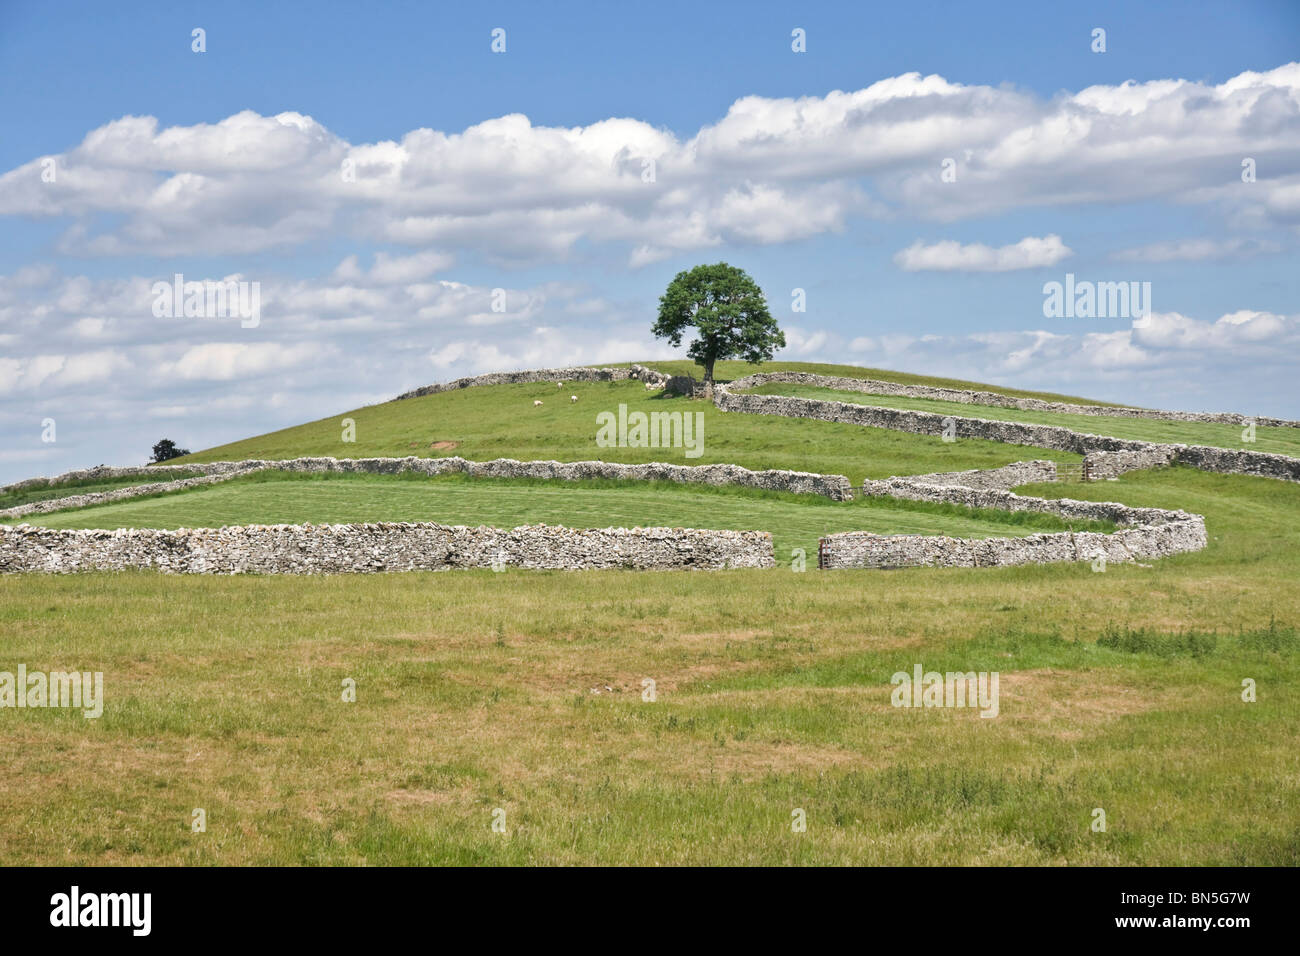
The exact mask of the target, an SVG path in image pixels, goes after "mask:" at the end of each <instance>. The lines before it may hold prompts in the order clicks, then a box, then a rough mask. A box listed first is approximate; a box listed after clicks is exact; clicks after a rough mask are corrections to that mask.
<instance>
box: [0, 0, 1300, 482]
mask: <svg viewBox="0 0 1300 956" xmlns="http://www.w3.org/2000/svg"><path fill="white" fill-rule="evenodd" d="M268 8H269V9H268ZM196 27H201V28H203V29H204V30H205V31H206V47H207V48H206V51H205V52H202V53H195V52H193V51H192V50H191V31H192V30H193V29H194V28H196ZM497 27H500V28H503V29H504V30H505V31H506V51H505V52H504V53H493V52H492V51H491V49H490V42H491V36H490V32H491V31H492V30H493V29H494V28H497ZM1098 27H1100V28H1102V29H1104V30H1105V31H1106V51H1105V52H1104V53H1098V52H1094V51H1093V50H1092V49H1091V46H1092V44H1093V40H1092V31H1093V30H1094V29H1095V28H1098ZM795 28H801V29H803V30H804V31H806V38H807V39H806V52H803V53H796V52H794V51H792V49H791V31H792V30H793V29H795ZM1298 47H1300V4H1295V3H1289V2H1245V3H1234V4H1226V3H1222V4H1217V3H1216V4H1211V3H1147V4H1141V5H1136V4H1125V3H1115V4H1106V3H1100V4H1098V3H1093V4H1078V5H1075V4H1043V3H1023V4H1022V3H1010V4H1002V5H999V6H998V8H997V9H996V10H995V11H990V9H988V8H987V7H986V6H985V5H977V4H967V3H920V2H917V3H908V4H874V3H873V4H865V3H864V4H848V3H845V4H774V3H768V4H753V3H746V4H722V3H719V4H701V3H690V4H687V3H658V4H654V5H652V6H631V5H624V4H618V5H595V4H592V5H578V4H560V3H555V4H549V3H548V4H542V3H536V2H534V3H526V4H487V5H481V6H480V5H475V6H474V7H473V8H472V9H470V10H468V11H466V10H463V9H458V7H457V6H453V5H446V4H428V3H400V4H399V3H391V4H384V3H372V4H353V3H339V4H328V3H313V4H307V3H301V4H295V3H281V4H256V3H238V2H234V3H222V4H214V5H211V6H209V5H205V4H187V3H167V4H163V3H159V4H138V5H131V4H122V5H104V4H60V3H39V4H38V3H23V2H6V3H3V4H0V89H4V90H5V91H6V93H5V96H4V98H3V100H2V101H0V222H3V228H2V229H0V435H2V436H3V439H4V445H3V447H2V448H0V480H12V479H15V478H20V477H25V476H27V475H29V474H37V473H53V472H54V471H59V470H63V469H65V468H69V467H78V466H84V465H88V464H94V463H97V462H101V461H103V462H111V463H132V462H136V461H139V460H141V458H142V457H143V456H144V455H146V454H147V450H148V447H149V445H151V444H152V443H153V441H155V440H157V438H159V437H162V436H163V435H167V436H168V437H171V438H173V439H175V440H177V441H178V442H179V443H181V444H183V445H187V446H189V447H193V448H199V447H204V446H209V445H212V444H216V443H219V442H222V441H226V440H230V439H234V438H238V437H243V436H245V435H248V434H253V433H257V432H260V431H265V430H268V429H272V428H277V427H283V426H285V425H290V424H295V423H297V422H300V421H303V420H307V419H311V418H315V417H319V416H320V415H323V414H328V413H331V412H334V411H342V410H345V409H347V408H349V407H354V406H355V405H358V404H361V403H364V402H372V401H379V400H383V399H385V398H388V397H391V396H392V395H393V394H396V393H397V392H398V391H401V390H402V389H404V388H407V387H411V386H415V385H419V384H425V383H427V382H430V381H437V380H442V379H446V378H451V377H456V376H458V375H463V374H472V373H476V372H480V371H490V370H494V369H496V368H498V367H511V368H517V367H533V366H537V365H542V364H576V363H584V364H585V363H600V362H609V361H619V360H634V359H643V358H647V357H656V356H665V355H668V354H671V353H670V352H669V351H668V350H667V349H665V348H664V347H663V345H662V344H660V343H656V342H654V341H653V340H652V339H651V338H650V336H649V335H648V327H649V325H650V322H651V320H652V318H653V313H654V307H655V301H656V299H657V297H658V295H659V293H660V292H661V291H662V290H663V287H664V285H665V284H666V283H667V281H668V280H669V279H670V278H671V277H672V275H673V274H674V273H675V272H676V271H678V270H680V269H683V268H689V267H690V266H691V265H694V264H696V263H698V262H706V261H717V260H720V259H725V260H727V261H730V262H732V263H733V264H737V265H741V266H743V267H745V268H746V269H747V270H749V271H750V272H751V274H753V275H754V276H755V278H756V279H757V280H758V281H759V283H760V284H761V285H762V286H763V288H764V289H765V291H766V292H767V294H768V296H769V299H770V301H771V303H772V310H773V314H774V315H776V317H777V318H778V320H779V321H781V322H782V324H783V325H784V326H786V327H787V329H788V331H789V332H790V333H791V334H790V336H789V337H790V340H791V347H790V349H789V350H788V351H787V353H786V354H785V355H783V356H781V357H783V358H794V359H807V360H828V361H851V362H854V363H857V364H862V365H868V366H877V367H889V368H898V369H901V370H906V371H930V372H936V373H944V374H951V375H959V376H962V377H968V378H974V379H979V380H984V381H993V382H999V383H1003V384H1008V385H1017V386H1023V387H1037V388H1050V389H1055V390H1060V391H1067V392H1072V393H1075V394H1085V395H1090V396H1093V397H1097V398H1104V399H1109V400H1118V401H1131V402H1134V403H1140V404H1146V405H1156V406H1165V407H1187V408H1195V409H1208V410H1239V411H1244V412H1258V413H1265V414H1283V415H1290V416H1294V417H1300V389H1297V387H1296V385H1295V384H1294V374H1293V372H1294V366H1295V351H1294V348H1295V345H1296V344H1297V341H1298V340H1300V333H1298V332H1297V313H1300V307H1298V306H1297V301H1300V270H1297V269H1296V268H1295V262H1296V257H1295V250H1296V240H1297V229H1298V228H1300V70H1298V69H1297V68H1295V67H1294V66H1292V67H1291V68H1290V69H1288V65H1293V64H1294V63H1295V61H1297V60H1300V52H1297V50H1298ZM1130 81H1132V82H1130ZM1164 81H1181V82H1176V83H1165V82H1164ZM1125 84H1128V85H1125ZM833 91H842V93H840V94H838V95H836V94H834V93H833ZM130 117H135V118H137V119H135V120H131V119H128V118H130ZM505 117H510V119H508V120H503V119H502V118H505ZM523 117H526V120H525V119H523ZM145 118H152V119H145ZM611 121H616V122H611ZM617 121H622V122H617ZM421 130H424V131H427V132H425V133H420V132H418V131H421ZM1244 157H1251V158H1253V159H1254V160H1255V162H1256V163H1257V177H1258V178H1257V180H1256V181H1255V182H1253V183H1243V182H1242V181H1241V168H1240V163H1241V161H1242V159H1243V158H1244ZM647 158H649V159H652V160H653V161H654V162H655V163H656V167H655V172H656V175H655V178H654V181H653V182H651V183H643V182H642V181H641V179H640V177H639V176H638V172H639V171H640V170H642V169H643V168H644V166H643V163H644V161H645V160H646V159H647ZM44 159H50V160H52V162H53V164H54V169H55V170H56V179H55V181H54V182H45V181H43V180H42V178H41V170H42V168H43V167H42V166H41V162H42V160H44ZM348 159H351V160H353V161H355V162H357V163H359V164H360V168H361V169H362V171H363V172H362V175H361V182H360V183H359V184H357V188H350V187H349V188H345V187H343V186H340V185H339V182H338V176H337V175H335V172H336V170H337V168H338V167H339V165H340V163H341V162H345V161H347V160H348ZM945 159H952V160H953V161H954V163H955V170H956V182H952V183H944V182H943V181H942V180H941V177H940V170H941V164H942V163H943V161H944V160H945ZM641 186H644V188H641ZM176 272H181V273H183V274H184V275H185V276H186V278H187V279H190V280H204V279H221V278H223V277H228V276H238V277H241V278H243V279H246V280H250V281H257V282H259V283H260V286H261V288H262V290H263V292H262V295H263V304H262V315H261V320H260V323H259V324H258V325H257V326H256V327H255V328H241V326H240V324H239V323H238V322H237V321H236V322H230V321H225V320H222V319H219V318H209V319H202V320H193V319H191V320H188V321H187V320H184V319H172V318H168V319H164V320H160V319H159V318H158V317H157V316H155V315H154V314H153V313H152V312H151V311H150V295H149V294H148V292H149V288H150V285H151V284H152V283H153V282H154V281H156V280H159V279H170V277H171V276H172V275H173V274H174V273H176ZM1067 272H1069V273H1073V274H1075V275H1076V276H1077V277H1078V278H1080V279H1088V280H1094V281H1099V282H1100V281H1139V282H1150V283H1151V288H1152V303H1153V306H1152V312H1153V314H1152V315H1151V316H1149V317H1146V318H1143V317H1137V318H1136V319H1134V318H1132V317H1129V316H1118V317H1117V316H1102V317H1097V318H1086V319H1061V318H1048V317H1045V316H1044V314H1043V311H1042V304H1043V299H1044V296H1043V286H1044V283H1046V282H1049V281H1059V280H1063V279H1064V277H1065V274H1066V273H1067ZM795 288H801V289H804V290H806V293H807V300H808V309H807V311H806V312H804V313H798V314H795V313H792V312H791V309H790V302H791V293H792V290H793V289H795ZM493 289H505V290H507V293H508V294H507V302H508V303H509V306H508V308H507V310H506V313H505V314H503V315H496V314H494V313H492V312H491V310H490V308H488V307H487V305H486V303H487V302H488V300H489V297H490V294H491V291H492V290H493ZM1225 317H1226V318H1225ZM47 418H52V419H54V420H55V421H56V422H57V440H56V441H54V442H49V441H42V440H41V439H42V434H43V428H42V425H41V422H42V421H44V420H45V419H47Z"/></svg>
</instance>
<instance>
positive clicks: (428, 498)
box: [27, 472, 1112, 561]
mask: <svg viewBox="0 0 1300 956" xmlns="http://www.w3.org/2000/svg"><path fill="white" fill-rule="evenodd" d="M27 520H28V521H29V522H30V523H31V524H40V525H45V526H47V527H52V528H178V527H188V528H195V527H199V528H202V527H211V528H219V527H222V526H224V525H233V524H300V523H302V522H308V521H310V522H313V523H317V524H320V523H332V524H340V523H346V522H361V521H437V522H440V523H442V524H466V525H479V524H483V525H488V526H492V527H498V528H511V527H515V526H518V525H523V524H538V523H542V524H562V525H567V526H568V527H571V528H593V527H595V528H604V527H625V528H632V527H649V526H667V527H690V528H732V529H736V530H742V531H743V530H755V531H771V532H772V535H773V544H774V546H775V549H776V553H777V557H778V560H782V561H788V560H789V558H790V552H791V550H792V549H794V548H803V549H804V550H805V552H806V553H807V554H810V555H814V556H815V555H816V553H817V539H818V538H819V537H821V536H822V535H824V534H829V533H831V532H834V531H875V532H877V533H880V534H946V535H950V536H953V537H963V538H986V537H990V536H994V535H1011V536H1014V535H1022V534H1032V533H1035V532H1041V531H1059V530H1065V529H1070V530H1112V528H1111V527H1110V526H1106V525H1103V524H1101V523H1099V522H1083V521H1077V522H1066V521H1063V520H1062V519H1059V518H1057V517H1056V516H1054V515H1042V514H1032V513H1030V512H1018V513H1014V514H1013V513H1009V512H1001V511H994V510H989V509H983V510H973V509H967V508H960V507H957V506H952V505H937V504H931V503H928V502H916V501H904V500H902V499H894V498H857V499H855V500H853V501H830V500H829V499H826V498H822V497H820V496H811V495H794V494H786V493H780V492H765V491H757V490H750V489H741V488H712V487H709V486H694V487H692V486H687V487H682V486H680V485H675V484H671V483H668V482H651V483H647V482H615V481H603V482H601V481H581V482H548V481H540V480H534V481H530V480H521V479H496V478H466V477H464V476H461V475H448V476H444V477H438V478H428V477H425V476H415V475H404V476H383V475H339V474H335V475H326V474H321V475H302V474H296V473H292V472H258V473H255V474H253V475H250V476H248V477H245V478H235V479H232V480H231V481H228V482H223V483H221V484H217V485H207V486H202V487H199V488H194V489H192V490H186V491H179V492H172V493H170V494H163V495H158V496H151V497H147V498H133V499H130V500H127V501H121V502H113V503H109V504H104V505H96V506H93V507H90V508H78V509H74V510H69V511H62V512H52V513H50V514H46V515H33V516H30V517H29V518H28V519H27ZM814 561H815V557H814Z"/></svg>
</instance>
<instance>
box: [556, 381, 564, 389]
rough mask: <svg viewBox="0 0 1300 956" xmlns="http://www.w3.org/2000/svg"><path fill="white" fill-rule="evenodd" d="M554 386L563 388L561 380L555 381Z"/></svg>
mask: <svg viewBox="0 0 1300 956" xmlns="http://www.w3.org/2000/svg"><path fill="white" fill-rule="evenodd" d="M555 387H556V388H564V383H563V382H556V383H555Z"/></svg>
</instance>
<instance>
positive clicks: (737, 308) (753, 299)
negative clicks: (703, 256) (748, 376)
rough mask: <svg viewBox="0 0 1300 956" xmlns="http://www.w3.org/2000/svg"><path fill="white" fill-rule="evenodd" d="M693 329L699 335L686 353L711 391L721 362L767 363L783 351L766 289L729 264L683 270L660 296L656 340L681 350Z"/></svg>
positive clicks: (719, 263) (783, 341)
mask: <svg viewBox="0 0 1300 956" xmlns="http://www.w3.org/2000/svg"><path fill="white" fill-rule="evenodd" d="M692 327H693V328H695V329H696V331H698V332H699V337H698V338H696V339H695V341H693V342H692V343H691V345H690V348H689V350H688V351H687V353H686V354H687V355H689V356H690V357H691V359H693V360H694V361H695V363H696V364H697V365H701V366H703V367H704V383H705V388H706V389H708V390H711V389H712V387H713V366H714V364H715V363H716V362H718V361H719V360H720V359H736V358H739V359H744V360H745V361H746V362H766V361H769V360H770V359H771V358H772V355H773V353H774V352H775V351H776V350H777V349H779V348H784V347H785V334H784V333H783V332H782V331H781V330H780V329H779V328H778V327H777V324H776V320H775V319H773V318H772V315H771V313H770V312H768V310H767V301H766V300H765V299H764V298H763V290H762V289H760V288H759V287H758V283H756V282H755V281H754V280H753V279H752V278H750V276H749V274H748V273H747V272H745V270H744V269H738V268H736V267H735V266H731V265H728V264H727V263H725V262H718V263H715V264H714V265H703V266H696V267H695V268H694V269H691V270H690V271H689V272H679V273H678V274H677V275H676V277H675V278H674V279H673V281H672V282H670V283H669V284H668V290H667V291H666V292H665V293H664V294H663V295H662V296H661V297H660V298H659V318H658V319H657V320H656V321H655V324H654V328H653V329H652V331H653V332H654V334H655V335H656V336H658V337H659V338H666V339H668V341H669V344H671V345H674V346H677V345H681V344H682V336H683V335H685V334H686V331H687V329H690V328H692Z"/></svg>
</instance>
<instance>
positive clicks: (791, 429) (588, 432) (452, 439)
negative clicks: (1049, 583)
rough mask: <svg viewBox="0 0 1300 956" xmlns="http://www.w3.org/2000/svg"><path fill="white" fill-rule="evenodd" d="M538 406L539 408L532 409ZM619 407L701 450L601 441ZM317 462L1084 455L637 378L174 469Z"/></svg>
mask: <svg viewBox="0 0 1300 956" xmlns="http://www.w3.org/2000/svg"><path fill="white" fill-rule="evenodd" d="M653 367H655V368H657V369H660V370H662V371H665V372H669V373H672V374H679V373H686V372H688V371H691V370H694V371H695V372H697V373H698V371H699V370H698V368H697V367H695V366H693V365H692V363H690V362H657V363H653ZM763 368H764V369H768V370H772V371H816V372H822V373H825V374H837V375H850V374H852V375H854V376H857V377H864V378H870V377H881V376H885V375H891V376H893V377H894V379H895V380H898V381H904V380H906V381H908V382H916V383H921V384H932V385H942V386H944V387H957V386H960V387H980V388H987V387H988V386H983V385H978V384H977V383H964V382H954V381H952V380H949V379H937V378H927V377H924V376H906V375H901V374H900V373H892V372H884V371H881V370H877V369H865V368H858V367H856V366H841V365H813V364H808V363H796V362H772V363H767V364H765V365H764V366H763ZM751 371H753V366H750V365H747V364H746V363H743V362H723V363H719V368H718V375H719V378H720V379H724V380H729V379H731V378H733V377H739V375H742V374H745V373H746V372H751ZM1015 394H1020V395H1025V396H1028V397H1043V398H1051V399H1053V400H1061V399H1062V396H1054V395H1047V394H1045V393H1028V392H1018V393H1015ZM571 395H577V396H578V401H577V402H576V403H572V402H570V396H571ZM1073 400H1081V399H1073ZM535 401H541V402H542V403H543V404H542V405H541V406H540V407H537V406H534V404H533V403H534V402H535ZM1082 401H1086V399H1082ZM620 405H623V406H626V409H627V411H628V412H629V413H631V412H636V411H644V412H647V413H650V412H682V413H691V414H695V413H698V414H699V415H702V416H703V422H704V431H703V443H702V447H701V449H700V450H701V454H699V455H698V456H694V457H688V456H687V454H686V451H687V450H686V449H685V448H680V447H679V448H627V447H622V448H620V447H602V446H600V445H598V444H597V442H596V432H597V425H596V416H597V414H598V413H600V412H611V413H613V414H615V415H617V414H618V413H619V407H620ZM345 419H351V420H352V421H353V422H354V423H355V441H350V442H349V441H344V420H345ZM312 455H329V456H333V457H335V458H364V457H402V456H407V455H415V456H419V457H439V456H446V455H460V456H462V457H464V458H469V459H473V460H476V461H484V460H488V459H492V458H518V459H521V460H532V459H556V460H560V461H581V460H588V459H600V460H603V461H617V462H626V463H639V462H649V461H668V462H672V463H675V464H686V465H703V464H710V463H714V462H722V463H732V464H738V465H743V466H745V467H747V468H754V469H763V468H788V469H792V470H796V471H815V472H824V473H833V474H844V475H848V476H849V478H850V479H852V480H853V481H854V482H859V481H861V480H862V479H863V478H867V477H871V478H884V477H888V476H890V475H906V474H917V473H921V472H931V471H955V470H961V469H966V468H994V467H998V466H1000V465H1005V464H1009V463H1010V462H1013V461H1019V460H1023V459H1025V458H1029V457H1038V458H1047V459H1052V460H1055V461H1077V460H1078V456H1075V455H1070V454H1067V453H1063V452H1054V451H1039V450H1033V451H1027V450H1026V449H1024V448H1017V447H1015V446H1011V445H1001V444H998V443H996V442H988V441H979V440H962V441H960V442H956V443H945V442H941V441H939V440H938V439H937V438H933V437H929V436H919V435H908V434H904V433H900V432H893V431H888V430H885V429H876V428H861V427H859V426H855V425H836V424H831V423H827V422H817V421H796V420H786V421H783V422H781V423H780V424H779V425H775V424H774V423H773V422H771V421H770V420H765V419H764V418H762V417H761V416H749V415H739V414H728V413H725V412H721V411H719V410H718V409H716V408H714V407H713V406H711V405H709V404H707V403H704V402H695V401H690V400H687V399H684V398H673V397H668V396H665V395H662V394H659V393H652V392H647V391H646V390H645V389H644V387H643V386H642V385H641V383H640V382H636V381H630V382H568V383H565V385H564V387H563V388H557V387H556V386H555V385H554V384H552V383H548V382H541V383H531V384H520V385H492V386H481V387H475V388H468V389H460V390H457V391H454V392H443V393H440V394H436V395H426V396H422V397H420V398H411V399H404V400H402V401H390V402H385V403H383V404H380V405H370V406H366V407H365V408H358V409H352V410H340V411H339V412H338V413H337V414H335V415H331V416H330V417H328V418H322V419H318V420H316V421H314V422H308V423H306V424H302V425H296V426H293V427H290V428H285V429H281V430H279V431H275V432H269V433H267V434H265V435H258V436H254V437H251V438H247V439H243V440H241V441H237V442H232V443H229V444H226V445H220V446H217V447H214V448H208V449H204V450H202V451H199V452H196V453H194V454H193V455H189V456H186V457H184V458H178V459H175V460H174V463H176V464H185V463H187V462H208V461H232V460H239V459H246V458H267V459H282V458H295V457H300V456H312Z"/></svg>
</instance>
